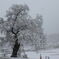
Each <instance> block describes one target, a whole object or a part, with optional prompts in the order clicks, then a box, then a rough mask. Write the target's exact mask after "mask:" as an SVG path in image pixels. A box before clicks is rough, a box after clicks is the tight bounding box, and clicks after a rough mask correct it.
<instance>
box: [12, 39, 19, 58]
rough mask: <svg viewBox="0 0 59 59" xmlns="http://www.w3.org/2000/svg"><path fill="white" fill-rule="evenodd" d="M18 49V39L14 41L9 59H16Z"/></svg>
mask: <svg viewBox="0 0 59 59" xmlns="http://www.w3.org/2000/svg"><path fill="white" fill-rule="evenodd" d="M19 48H20V43H18V39H17V40H16V41H15V45H14V47H13V51H12V55H11V57H17V52H18V50H19Z"/></svg>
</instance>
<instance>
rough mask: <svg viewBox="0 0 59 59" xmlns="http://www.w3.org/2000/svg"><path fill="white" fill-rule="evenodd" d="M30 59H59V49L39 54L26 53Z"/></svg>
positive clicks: (43, 51)
mask: <svg viewBox="0 0 59 59" xmlns="http://www.w3.org/2000/svg"><path fill="white" fill-rule="evenodd" d="M26 54H27V55H28V57H29V59H40V55H41V56H42V59H47V57H49V59H56V58H57V59H58V58H59V49H52V50H42V51H39V52H26Z"/></svg>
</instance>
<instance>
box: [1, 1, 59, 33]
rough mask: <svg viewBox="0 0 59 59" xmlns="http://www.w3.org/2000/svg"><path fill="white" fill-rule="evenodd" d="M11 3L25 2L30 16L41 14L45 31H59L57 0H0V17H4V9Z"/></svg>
mask: <svg viewBox="0 0 59 59" xmlns="http://www.w3.org/2000/svg"><path fill="white" fill-rule="evenodd" d="M13 4H27V5H28V6H29V8H30V14H31V15H32V16H35V15H36V14H37V13H39V14H42V15H43V20H44V23H43V27H44V32H45V33H47V34H53V33H59V0H0V17H2V16H3V17H5V13H6V10H8V8H9V7H10V6H12V5H13Z"/></svg>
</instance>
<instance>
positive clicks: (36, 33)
mask: <svg viewBox="0 0 59 59" xmlns="http://www.w3.org/2000/svg"><path fill="white" fill-rule="evenodd" d="M28 11H29V8H28V6H27V5H13V6H12V7H11V8H10V9H9V10H8V11H7V14H6V17H7V19H6V21H4V22H1V24H2V29H3V30H4V31H5V32H6V40H7V42H10V44H11V46H12V47H13V51H12V55H11V57H17V52H18V50H19V48H21V47H20V46H21V44H23V45H24V44H26V43H27V45H28V44H29V45H32V46H34V48H35V49H36V50H38V49H39V48H38V47H40V43H42V42H40V41H43V38H44V33H43V29H42V23H43V19H42V16H41V15H40V16H39V15H37V16H36V18H35V19H33V18H32V17H31V16H30V15H29V14H28ZM20 53H21V52H20ZM20 55H21V54H20Z"/></svg>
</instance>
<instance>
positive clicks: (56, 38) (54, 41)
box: [47, 34, 59, 48]
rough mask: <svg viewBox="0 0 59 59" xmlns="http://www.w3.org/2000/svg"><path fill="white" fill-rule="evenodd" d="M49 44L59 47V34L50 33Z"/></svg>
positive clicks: (51, 46) (52, 46) (49, 45)
mask: <svg viewBox="0 0 59 59" xmlns="http://www.w3.org/2000/svg"><path fill="white" fill-rule="evenodd" d="M47 46H48V47H49V48H59V34H51V35H48V36H47Z"/></svg>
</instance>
